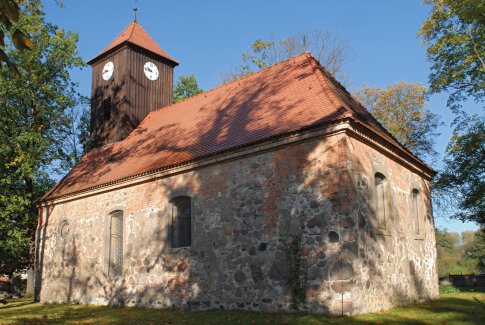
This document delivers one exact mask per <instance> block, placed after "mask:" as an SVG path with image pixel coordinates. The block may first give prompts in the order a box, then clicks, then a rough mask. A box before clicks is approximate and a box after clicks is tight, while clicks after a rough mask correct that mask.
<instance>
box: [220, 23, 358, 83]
mask: <svg viewBox="0 0 485 325" xmlns="http://www.w3.org/2000/svg"><path fill="white" fill-rule="evenodd" d="M304 52H311V53H312V54H313V55H314V56H315V58H316V59H317V60H318V61H320V63H321V64H322V65H323V66H325V67H326V68H327V70H328V71H329V72H330V74H331V75H332V76H333V77H335V78H337V79H338V80H340V81H341V82H345V81H347V74H346V72H345V67H346V66H347V65H348V61H349V59H350V58H351V56H352V51H351V49H350V47H349V45H348V44H347V43H346V42H344V41H343V40H341V39H339V38H337V37H335V36H334V35H332V34H330V33H329V32H325V31H320V30H316V31H314V32H312V33H304V32H300V33H298V34H296V35H293V36H290V37H287V38H284V39H282V40H279V41H277V40H274V39H272V40H268V41H265V40H262V39H257V40H256V41H254V43H253V44H252V45H251V51H249V52H245V53H243V54H242V63H241V64H240V65H239V67H237V68H236V69H234V70H233V71H230V72H229V73H226V74H225V75H223V76H222V83H228V82H231V81H233V80H236V79H239V78H241V77H245V76H247V75H250V74H252V73H254V72H256V71H258V70H261V69H264V68H267V67H269V66H270V65H273V64H276V63H278V62H281V61H284V60H287V59H289V58H291V57H293V56H295V55H298V54H301V53H304Z"/></svg>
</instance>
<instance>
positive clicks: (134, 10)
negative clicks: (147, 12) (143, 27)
mask: <svg viewBox="0 0 485 325" xmlns="http://www.w3.org/2000/svg"><path fill="white" fill-rule="evenodd" d="M137 10H138V9H136V0H135V4H134V5H133V21H134V22H136V11H137Z"/></svg>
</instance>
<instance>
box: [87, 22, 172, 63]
mask: <svg viewBox="0 0 485 325" xmlns="http://www.w3.org/2000/svg"><path fill="white" fill-rule="evenodd" d="M127 43H129V44H133V45H135V46H138V47H140V48H143V49H145V50H147V51H149V52H152V53H154V54H156V55H158V56H161V57H163V58H165V59H167V60H169V61H171V62H172V63H173V64H174V65H178V64H179V63H178V62H177V61H175V60H174V59H173V58H172V57H170V55H168V54H167V52H165V51H164V50H163V49H162V48H161V47H160V46H159V45H158V44H157V42H155V40H154V39H153V38H151V36H150V35H148V33H147V32H145V30H144V29H143V28H142V27H141V26H140V24H138V22H137V21H136V20H135V21H132V22H131V23H130V24H129V25H128V26H126V28H125V29H124V30H123V31H122V32H121V33H120V34H119V35H118V36H116V38H115V39H114V40H113V41H112V42H111V43H110V44H109V45H108V46H107V47H106V48H105V49H104V50H102V51H101V52H100V53H99V54H98V55H96V56H95V57H94V58H92V59H91V60H89V61H88V64H92V63H94V61H96V60H97V59H99V58H101V57H104V56H105V55H107V54H109V53H111V52H113V51H114V50H115V49H117V48H120V47H121V46H123V45H124V44H127Z"/></svg>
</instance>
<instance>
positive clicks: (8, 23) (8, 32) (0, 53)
mask: <svg viewBox="0 0 485 325" xmlns="http://www.w3.org/2000/svg"><path fill="white" fill-rule="evenodd" d="M17 2H21V3H24V4H25V5H29V6H30V7H31V9H33V8H35V7H36V6H38V5H39V1H19V0H17V1H14V0H3V1H1V2H0V68H2V67H3V63H5V65H6V66H7V68H8V69H9V70H10V71H12V72H15V73H17V74H18V73H19V70H18V69H17V66H16V65H15V63H14V62H12V61H11V60H10V58H9V56H8V54H7V53H5V46H6V42H5V39H6V38H7V37H9V38H10V39H11V41H12V43H13V45H14V46H15V47H16V48H17V49H18V50H19V51H24V50H26V49H31V48H32V45H33V44H32V41H31V40H30V39H29V37H28V36H27V35H25V33H24V32H23V31H22V30H21V29H20V28H19V27H15V26H14V24H15V23H16V22H18V21H19V18H20V15H21V10H20V7H19V5H18V3H17ZM2 62H3V63H2Z"/></svg>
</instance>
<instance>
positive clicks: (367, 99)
mask: <svg viewBox="0 0 485 325" xmlns="http://www.w3.org/2000/svg"><path fill="white" fill-rule="evenodd" d="M426 91H427V89H426V87H424V86H423V85H421V84H419V83H412V84H409V83H405V82H399V83H397V84H394V85H390V86H387V87H386V89H382V88H380V87H375V88H371V87H367V86H364V87H363V88H362V89H360V90H357V91H355V92H354V93H353V95H354V96H355V97H356V98H357V99H358V100H359V101H360V102H361V103H362V104H363V105H364V106H365V107H366V108H367V109H369V110H370V111H371V113H372V115H373V116H374V117H375V118H376V119H377V120H378V121H379V122H380V123H381V124H382V125H384V127H385V128H386V129H387V130H388V131H389V132H390V133H391V134H392V135H393V136H394V137H395V138H396V139H397V140H398V141H399V142H400V143H401V144H403V145H404V146H405V147H406V148H408V149H409V150H411V151H412V152H413V153H414V154H415V155H417V156H418V157H421V158H424V157H427V158H431V159H434V158H435V157H436V156H437V153H436V151H435V149H434V144H435V138H436V137H437V136H438V135H439V133H437V128H438V126H439V125H440V121H439V117H438V115H436V114H433V113H431V112H430V111H429V110H428V109H426V98H425V95H426Z"/></svg>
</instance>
